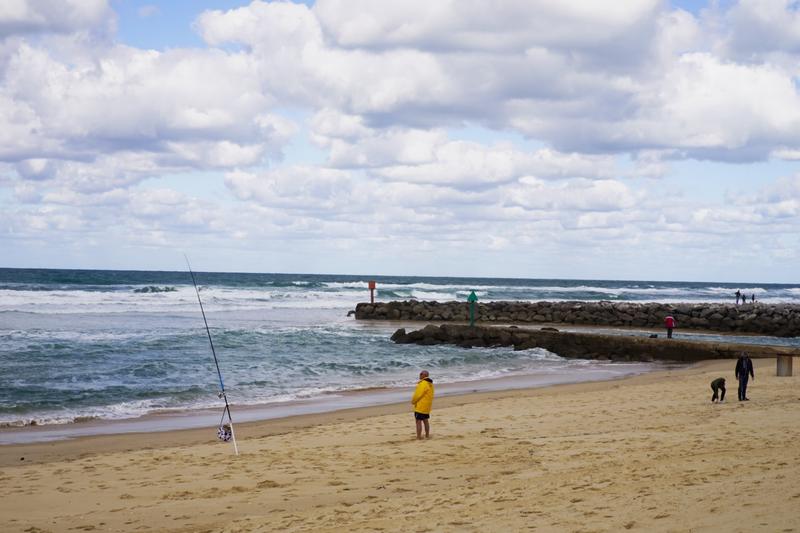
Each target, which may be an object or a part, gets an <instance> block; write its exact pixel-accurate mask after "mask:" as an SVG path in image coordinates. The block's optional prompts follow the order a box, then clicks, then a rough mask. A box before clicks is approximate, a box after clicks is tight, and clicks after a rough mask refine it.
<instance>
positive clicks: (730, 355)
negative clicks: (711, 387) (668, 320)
mask: <svg viewBox="0 0 800 533" xmlns="http://www.w3.org/2000/svg"><path fill="white" fill-rule="evenodd" d="M392 340H393V341H394V342H396V343H398V344H412V343H413V344H421V345H434V344H455V345H457V346H461V347H464V348H472V347H503V346H513V347H514V349H515V350H527V349H530V348H544V349H545V350H548V351H550V352H553V353H555V354H557V355H559V356H561V357H566V358H577V359H608V360H612V361H684V362H689V361H704V360H707V359H735V358H736V357H738V355H739V353H741V352H743V351H744V352H747V353H748V354H750V357H775V356H777V355H793V356H797V355H800V350H797V349H793V348H786V347H779V346H763V345H752V344H730V343H712V342H697V341H686V340H677V339H666V338H663V337H659V338H648V337H633V336H630V335H602V334H596V333H575V332H565V331H558V330H557V329H555V328H543V329H533V328H524V327H522V328H521V327H516V326H507V327H503V326H474V327H470V326H467V325H459V324H442V325H439V326H436V325H433V324H429V325H427V326H425V327H424V328H422V329H420V330H416V331H411V332H409V333H406V330H405V328H400V329H398V330H397V331H396V332H395V333H394V335H392Z"/></svg>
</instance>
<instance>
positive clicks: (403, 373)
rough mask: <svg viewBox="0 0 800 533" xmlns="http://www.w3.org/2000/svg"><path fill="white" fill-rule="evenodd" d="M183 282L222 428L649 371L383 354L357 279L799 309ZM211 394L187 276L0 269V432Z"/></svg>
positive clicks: (121, 415)
mask: <svg viewBox="0 0 800 533" xmlns="http://www.w3.org/2000/svg"><path fill="white" fill-rule="evenodd" d="M196 277H197V283H198V285H199V286H200V295H201V297H202V300H203V305H204V307H205V311H206V315H207V318H208V323H209V326H210V331H211V335H212V338H213V341H214V345H215V348H216V352H217V356H218V358H219V365H220V369H221V371H222V374H223V377H224V383H225V388H226V391H227V396H228V399H229V401H230V402H231V404H232V405H233V410H234V416H236V414H237V411H236V409H237V408H247V407H248V406H251V407H252V406H269V405H284V406H291V405H300V404H303V402H307V403H310V404H313V405H317V406H319V409H320V410H325V409H333V408H336V406H337V405H344V401H343V398H346V397H349V396H350V395H352V394H353V393H354V392H355V393H357V392H359V391H376V390H377V391H402V393H403V394H404V393H405V392H406V391H407V390H410V389H409V388H410V387H412V386H413V385H414V384H415V382H416V376H417V374H418V372H419V370H420V369H422V368H426V369H428V370H430V372H431V376H432V377H433V378H434V379H435V382H436V384H437V386H444V389H443V390H446V389H447V385H448V384H452V385H453V387H452V389H451V390H452V391H458V390H462V391H463V390H482V389H481V387H485V386H486V384H487V383H492V382H495V381H496V380H502V379H511V378H520V377H522V376H524V377H526V379H527V381H519V380H518V381H516V383H525V384H526V385H530V384H532V383H533V384H550V383H557V382H575V381H583V380H586V379H608V378H614V377H621V376H624V375H629V374H633V373H640V372H645V371H648V370H653V369H655V368H658V364H656V363H654V364H644V363H611V362H602V361H581V360H567V359H562V358H561V357H559V356H558V355H557V354H553V353H550V352H547V351H546V350H542V349H533V350H525V351H518V352H515V351H513V350H511V349H470V350H465V349H461V348H457V347H453V346H416V345H396V344H394V343H392V342H391V341H390V340H389V337H390V335H391V334H392V332H393V331H394V329H395V328H396V327H397V325H396V324H387V323H381V322H370V321H363V322H362V321H356V320H355V319H354V318H353V317H352V316H348V311H350V310H353V309H355V305H356V303H358V302H364V301H368V300H369V291H368V285H367V283H368V281H369V280H370V279H373V280H375V281H376V282H377V290H376V300H377V301H390V300H406V299H411V298H414V299H417V300H438V301H449V300H465V299H466V297H467V295H469V293H470V292H471V291H473V290H474V291H475V292H476V294H477V295H478V297H479V298H480V300H481V301H493V300H521V301H532V300H551V301H557V300H585V301H588V300H610V301H631V302H733V299H734V293H735V292H736V290H737V289H738V290H741V291H742V292H743V293H745V294H747V295H748V296H749V295H751V294H755V297H756V300H757V301H760V302H762V303H778V302H791V303H798V302H800V285H774V284H738V285H736V284H727V283H689V282H686V283H684V282H655V281H653V282H649V281H635V282H634V281H610V280H606V281H602V280H553V279H548V280H545V279H500V278H497V279H494V278H446V277H397V276H370V277H368V276H342V275H310V274H243V273H206V272H198V273H196ZM745 339H746V340H749V341H751V342H755V341H758V340H759V339H758V338H756V339H753V338H752V337H747V338H745ZM788 342H795V341H793V340H790V341H788ZM501 382H502V381H501ZM457 384H461V389H458V387H457V386H456V385H457ZM218 391H219V380H218V378H217V373H216V369H215V366H214V360H213V358H212V355H211V350H210V348H209V342H208V338H207V336H206V331H205V327H204V325H203V320H202V316H201V314H200V309H199V306H198V303H197V296H196V294H195V292H194V287H193V286H192V281H191V277H190V276H189V273H188V272H142V271H108V270H49V269H13V268H11V269H0V432H2V431H4V429H2V428H6V430H7V429H8V428H15V427H17V426H29V425H37V426H43V425H44V426H47V425H68V424H75V423H80V422H86V421H121V420H132V419H137V418H139V417H142V416H144V415H153V414H164V413H179V412H185V411H195V410H198V409H215V408H220V406H221V400H220V399H219V398H218V396H217V393H218ZM386 397H387V398H388V397H389V396H386ZM399 397H400V396H396V397H395V396H392V398H393V400H396V399H397V398H399ZM376 398H377V396H376ZM376 401H377V400H376ZM290 412H291V411H290Z"/></svg>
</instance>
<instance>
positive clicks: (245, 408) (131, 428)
mask: <svg viewBox="0 0 800 533" xmlns="http://www.w3.org/2000/svg"><path fill="white" fill-rule="evenodd" d="M602 364H603V365H604V366H605V365H608V366H609V367H619V368H621V369H623V368H625V369H626V371H624V372H623V371H622V370H620V371H618V372H620V373H616V372H615V373H612V372H611V371H610V369H609V370H608V371H604V369H601V368H593V369H591V370H587V371H586V372H585V373H581V374H577V373H576V372H575V371H574V370H573V371H571V372H570V371H565V370H563V369H562V370H561V371H559V372H557V373H539V374H512V375H504V376H497V377H491V378H487V379H476V380H471V381H458V382H452V383H441V384H440V383H436V394H437V399H440V398H446V397H450V396H463V395H469V394H475V393H488V392H503V391H514V390H522V389H538V388H543V387H550V386H557V385H565V384H578V383H590V382H595V381H613V380H617V379H624V378H625V377H629V376H634V375H641V374H647V373H652V372H659V371H661V370H662V369H663V368H665V367H676V368H677V367H684V366H686V363H680V362H675V363H669V362H652V363H641V362H610V361H609V362H603V363H602ZM414 384H415V383H413V382H412V383H409V385H408V386H407V387H377V388H370V389H355V390H344V391H340V392H336V393H329V394H326V395H324V396H319V397H315V398H310V399H299V400H292V401H288V402H275V403H267V404H256V405H237V404H235V403H232V404H231V410H232V412H233V414H234V424H235V427H236V430H237V432H238V428H239V427H240V426H242V425H246V424H257V423H259V422H264V421H270V420H276V419H287V418H292V417H298V416H315V415H320V416H324V415H326V414H329V415H330V414H335V413H337V412H339V411H345V410H351V409H361V408H371V407H382V406H391V405H405V402H406V400H407V397H410V394H411V392H410V391H411V390H412V389H413V386H414ZM221 410H222V406H221V405H220V407H219V408H215V409H210V408H203V409H188V410H181V409H179V410H170V411H163V412H155V413H148V414H145V415H142V416H139V417H135V418H124V419H89V420H84V421H79V422H68V423H63V424H41V425H26V426H5V427H0V450H2V449H3V448H4V447H6V446H15V445H27V444H35V443H50V442H61V441H66V440H74V439H81V438H89V437H99V436H115V435H126V434H148V433H163V432H171V431H191V430H201V429H202V430H203V431H208V432H209V434H211V433H214V432H215V431H216V428H217V426H218V425H219V419H220V413H221Z"/></svg>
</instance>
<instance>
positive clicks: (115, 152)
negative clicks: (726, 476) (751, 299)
mask: <svg viewBox="0 0 800 533" xmlns="http://www.w3.org/2000/svg"><path fill="white" fill-rule="evenodd" d="M798 75H800V2H797V1H788V0H742V1H738V2H737V1H711V2H696V1H689V0H686V1H673V2H669V1H659V0H630V1H626V2H619V1H618V0H596V1H593V2H585V1H584V0H562V1H560V2H551V1H544V0H520V1H516V0H508V1H501V2H491V3H490V2H484V1H475V0H458V1H456V0H437V1H436V2H431V1H429V0H406V1H404V2H394V1H378V0H350V1H344V0H318V1H316V2H312V1H309V2H302V3H301V2H266V1H260V0H255V1H253V2H245V1H234V0H176V1H170V2H167V1H164V2H154V1H134V0H60V1H59V2H51V1H47V0H4V1H3V2H2V3H0V267H31V268H32V267H38V268H99V269H105V268H112V269H134V270H182V269H184V268H185V261H184V254H186V255H188V256H189V258H190V259H191V261H192V266H193V267H194V268H195V269H196V270H205V271H244V272H293V273H330V274H357V275H365V276H369V275H430V276H468V277H472V276H482V277H516V278H572V279H632V280H684V281H722V282H737V281H743V282H744V281H747V282H762V283H769V282H775V283H798V282H800V279H798V274H797V271H798V269H797V265H798V264H800V88H799V87H798V81H799V80H798Z"/></svg>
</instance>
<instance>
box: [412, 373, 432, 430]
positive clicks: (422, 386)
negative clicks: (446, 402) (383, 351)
mask: <svg viewBox="0 0 800 533" xmlns="http://www.w3.org/2000/svg"><path fill="white" fill-rule="evenodd" d="M411 405H413V406H414V419H415V421H416V423H417V438H418V439H421V438H422V425H423V424H424V425H425V438H426V439H428V438H430V436H431V426H430V423H429V422H428V420H429V419H430V417H431V406H433V380H432V379H431V378H429V377H428V371H427V370H423V371H422V372H420V373H419V383H417V388H416V390H414V395H413V396H412V397H411Z"/></svg>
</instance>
